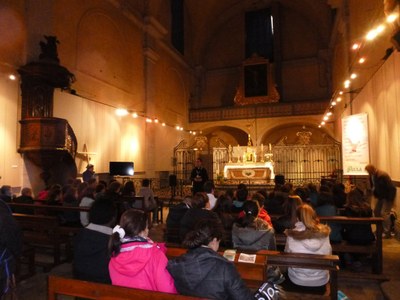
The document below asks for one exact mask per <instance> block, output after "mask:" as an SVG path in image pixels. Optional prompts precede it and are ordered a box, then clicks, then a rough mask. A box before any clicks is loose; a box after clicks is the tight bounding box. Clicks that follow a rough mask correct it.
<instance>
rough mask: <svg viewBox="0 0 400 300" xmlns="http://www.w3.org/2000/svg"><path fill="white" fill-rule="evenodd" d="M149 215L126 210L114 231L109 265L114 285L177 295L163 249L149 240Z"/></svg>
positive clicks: (139, 211)
mask: <svg viewBox="0 0 400 300" xmlns="http://www.w3.org/2000/svg"><path fill="white" fill-rule="evenodd" d="M148 221H149V220H148V214H147V213H145V212H143V211H141V210H136V209H128V210H126V211H125V212H124V213H123V214H122V216H121V220H120V225H117V226H115V227H114V229H113V234H112V236H111V239H110V245H109V250H110V252H111V259H110V263H109V265H108V269H109V272H110V277H111V282H112V284H113V285H118V286H125V287H130V288H137V289H143V290H150V291H158V292H164V293H170V294H176V289H175V285H174V280H173V278H172V277H171V275H170V274H169V272H168V270H167V269H166V266H167V263H168V259H167V257H166V255H165V253H166V248H165V247H164V246H163V245H160V244H157V243H154V242H153V241H152V240H151V239H150V238H149V237H148V233H149V227H148Z"/></svg>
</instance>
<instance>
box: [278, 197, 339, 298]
mask: <svg viewBox="0 0 400 300" xmlns="http://www.w3.org/2000/svg"><path fill="white" fill-rule="evenodd" d="M329 233H330V228H329V226H327V225H324V224H321V223H319V220H318V217H317V214H316V213H315V211H314V209H313V208H312V207H311V206H310V205H308V204H302V205H300V206H299V207H298V208H297V222H296V224H295V227H294V228H293V229H287V230H286V231H285V234H286V236H287V238H286V245H285V252H288V253H311V254H322V255H329V254H332V248H331V244H330V243H329ZM288 278H289V279H290V281H291V283H293V284H295V285H297V286H302V287H312V288H313V289H315V290H317V291H321V292H325V293H326V294H329V285H327V283H328V282H329V271H327V270H316V269H303V268H288ZM285 283H286V284H287V282H285ZM283 288H284V289H285V285H283Z"/></svg>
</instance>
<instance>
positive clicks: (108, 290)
mask: <svg viewBox="0 0 400 300" xmlns="http://www.w3.org/2000/svg"><path fill="white" fill-rule="evenodd" d="M47 295H48V297H47V299H48V300H56V299H58V295H67V296H75V297H81V298H85V299H102V300H104V299H113V300H122V299H135V300H148V299H154V300H173V299H177V300H194V299H202V298H196V297H189V296H183V295H175V294H167V293H161V292H154V291H147V290H140V289H132V288H127V287H121V286H115V285H110V284H103V283H96V282H89V281H83V280H77V279H71V278H64V277H59V276H54V275H50V276H49V278H48V293H47Z"/></svg>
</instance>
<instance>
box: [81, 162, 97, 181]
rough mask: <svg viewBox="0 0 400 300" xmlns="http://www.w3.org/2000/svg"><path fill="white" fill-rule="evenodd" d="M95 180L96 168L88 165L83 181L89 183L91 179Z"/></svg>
mask: <svg viewBox="0 0 400 300" xmlns="http://www.w3.org/2000/svg"><path fill="white" fill-rule="evenodd" d="M92 178H94V166H93V165H92V164H88V165H87V166H86V171H85V172H83V173H82V180H83V181H84V182H89V180H90V179H92Z"/></svg>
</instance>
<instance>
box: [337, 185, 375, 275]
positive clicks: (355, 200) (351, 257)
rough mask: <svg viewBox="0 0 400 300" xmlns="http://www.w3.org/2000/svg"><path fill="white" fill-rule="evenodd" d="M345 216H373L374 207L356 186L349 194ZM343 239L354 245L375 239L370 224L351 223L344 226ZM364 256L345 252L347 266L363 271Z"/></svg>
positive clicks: (368, 242) (367, 242) (366, 243)
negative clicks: (362, 260)
mask: <svg viewBox="0 0 400 300" xmlns="http://www.w3.org/2000/svg"><path fill="white" fill-rule="evenodd" d="M345 216H347V217H356V218H370V217H372V209H371V206H370V205H369V203H368V202H367V201H366V199H365V197H364V193H363V192H362V191H361V190H360V189H358V188H355V189H354V190H352V191H350V192H349V193H348V194H347V202H346V205H345ZM343 227H344V229H343V239H344V240H346V241H347V242H348V243H349V244H353V245H368V244H371V243H372V242H373V241H375V235H374V234H373V232H372V228H371V225H370V224H351V225H345V226H343ZM361 258H362V256H361V255H360V254H356V253H351V254H350V253H345V255H344V260H345V264H346V266H347V267H351V268H353V270H354V271H361V267H362V262H361Z"/></svg>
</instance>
